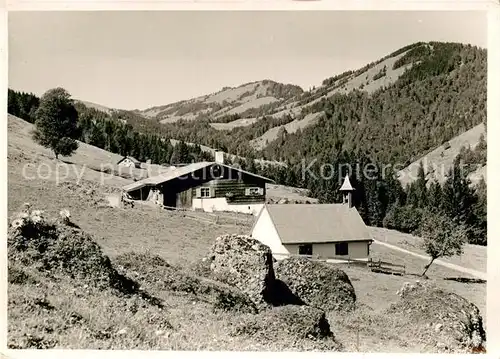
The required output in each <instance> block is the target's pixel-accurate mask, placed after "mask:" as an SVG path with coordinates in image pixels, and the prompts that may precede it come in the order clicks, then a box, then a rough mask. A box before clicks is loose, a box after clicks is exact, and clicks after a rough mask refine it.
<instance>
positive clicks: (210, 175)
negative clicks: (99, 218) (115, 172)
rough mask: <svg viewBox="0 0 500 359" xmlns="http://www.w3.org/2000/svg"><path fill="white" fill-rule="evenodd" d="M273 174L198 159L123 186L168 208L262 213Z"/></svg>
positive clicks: (132, 194)
mask: <svg viewBox="0 0 500 359" xmlns="http://www.w3.org/2000/svg"><path fill="white" fill-rule="evenodd" d="M270 182H273V181H272V180H270V179H269V178H266V177H263V176H259V175H257V174H253V173H250V172H247V171H244V170H242V169H240V168H236V167H233V166H229V165H227V164H224V161H223V157H222V156H221V155H220V154H217V156H216V161H215V162H197V163H192V164H188V165H185V166H181V167H171V168H169V169H167V170H166V171H164V172H162V173H161V174H159V175H158V176H153V177H148V178H145V179H143V180H140V181H137V182H134V183H131V184H129V185H127V186H124V187H123V191H124V192H125V193H126V195H127V196H128V197H129V198H131V199H133V200H140V201H150V202H154V203H156V204H157V205H160V206H163V207H165V208H171V209H175V208H179V209H192V210H204V211H206V212H215V211H233V212H242V213H248V214H254V215H256V214H258V213H259V211H260V210H261V209H262V207H263V206H264V203H265V200H266V183H270Z"/></svg>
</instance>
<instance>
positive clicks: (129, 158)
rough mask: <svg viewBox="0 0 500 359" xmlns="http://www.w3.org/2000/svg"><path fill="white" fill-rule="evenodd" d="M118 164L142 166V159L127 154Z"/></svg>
mask: <svg viewBox="0 0 500 359" xmlns="http://www.w3.org/2000/svg"><path fill="white" fill-rule="evenodd" d="M118 165H120V166H123V167H135V168H141V161H139V160H137V159H136V158H134V157H132V156H125V157H123V158H122V159H121V160H119V161H118Z"/></svg>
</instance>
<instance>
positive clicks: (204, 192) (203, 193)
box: [200, 187, 210, 198]
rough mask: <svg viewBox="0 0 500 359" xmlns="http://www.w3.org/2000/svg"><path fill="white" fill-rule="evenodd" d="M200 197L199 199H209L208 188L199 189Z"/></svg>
mask: <svg viewBox="0 0 500 359" xmlns="http://www.w3.org/2000/svg"><path fill="white" fill-rule="evenodd" d="M200 197H201V198H207V197H210V187H202V188H200Z"/></svg>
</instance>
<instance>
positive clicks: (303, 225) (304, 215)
mask: <svg viewBox="0 0 500 359" xmlns="http://www.w3.org/2000/svg"><path fill="white" fill-rule="evenodd" d="M266 209H267V211H268V213H269V216H270V217H271V220H272V222H273V224H274V227H275V228H276V231H277V232H278V235H279V237H280V240H281V243H283V244H299V243H330V242H351V241H368V240H372V236H371V233H370V231H369V230H368V228H367V227H366V225H365V223H364V222H363V219H362V218H361V216H360V215H359V213H358V211H357V210H356V208H354V207H352V208H349V206H346V205H345V204H267V205H266V206H265V207H264V209H263V211H264V210H266ZM261 214H262V212H261ZM261 214H259V217H260V216H261ZM258 220H259V218H257V221H258Z"/></svg>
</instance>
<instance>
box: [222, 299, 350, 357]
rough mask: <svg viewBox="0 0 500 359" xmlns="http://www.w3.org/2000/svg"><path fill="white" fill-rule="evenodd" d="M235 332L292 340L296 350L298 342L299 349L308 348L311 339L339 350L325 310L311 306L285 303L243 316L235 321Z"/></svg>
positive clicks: (274, 341) (278, 340) (317, 343)
mask: <svg viewBox="0 0 500 359" xmlns="http://www.w3.org/2000/svg"><path fill="white" fill-rule="evenodd" d="M232 335H234V336H249V337H252V338H255V339H257V340H258V341H259V342H267V341H269V342H273V343H282V344H285V343H290V344H291V346H292V347H293V349H295V348H297V347H296V346H297V344H300V345H301V346H302V347H301V346H299V347H298V349H306V348H305V347H304V345H307V342H308V341H314V343H315V345H314V347H316V348H318V347H322V348H321V349H324V350H338V349H340V345H339V344H338V343H336V341H335V338H334V336H333V333H332V331H331V328H330V324H329V323H328V320H327V319H326V317H325V312H324V311H322V310H321V309H318V308H313V307H309V306H299V305H285V306H280V307H273V308H270V309H267V310H265V311H262V312H260V313H259V314H256V315H245V316H242V317H240V319H239V322H237V323H235V325H234V329H233V331H232ZM321 344H322V345H321ZM287 349H292V348H287Z"/></svg>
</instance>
